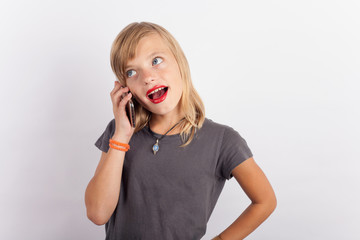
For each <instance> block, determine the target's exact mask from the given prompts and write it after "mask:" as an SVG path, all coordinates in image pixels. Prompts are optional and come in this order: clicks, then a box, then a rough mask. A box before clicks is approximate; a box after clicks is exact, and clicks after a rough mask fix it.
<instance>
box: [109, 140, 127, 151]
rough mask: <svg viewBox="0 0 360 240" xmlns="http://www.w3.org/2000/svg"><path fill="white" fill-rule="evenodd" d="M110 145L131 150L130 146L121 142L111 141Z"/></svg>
mask: <svg viewBox="0 0 360 240" xmlns="http://www.w3.org/2000/svg"><path fill="white" fill-rule="evenodd" d="M110 143H112V144H115V145H118V146H122V147H125V148H126V149H130V145H129V144H126V143H121V142H118V141H115V140H112V139H110Z"/></svg>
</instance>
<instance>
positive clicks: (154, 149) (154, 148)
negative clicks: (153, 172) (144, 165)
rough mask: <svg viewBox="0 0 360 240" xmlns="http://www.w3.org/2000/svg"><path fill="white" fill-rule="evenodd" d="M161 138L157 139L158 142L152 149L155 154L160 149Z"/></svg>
mask: <svg viewBox="0 0 360 240" xmlns="http://www.w3.org/2000/svg"><path fill="white" fill-rule="evenodd" d="M159 149H160V148H159V139H156V143H155V144H154V146H153V147H152V150H153V152H154V155H155V154H156V153H157V151H159Z"/></svg>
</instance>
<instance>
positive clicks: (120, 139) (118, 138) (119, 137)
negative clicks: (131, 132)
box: [111, 134, 131, 144]
mask: <svg viewBox="0 0 360 240" xmlns="http://www.w3.org/2000/svg"><path fill="white" fill-rule="evenodd" d="M130 138H131V137H126V136H124V135H121V134H114V135H113V136H112V138H111V139H112V140H115V141H118V142H121V143H125V144H129V142H130Z"/></svg>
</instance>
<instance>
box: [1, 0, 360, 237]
mask: <svg viewBox="0 0 360 240" xmlns="http://www.w3.org/2000/svg"><path fill="white" fill-rule="evenodd" d="M359 12H360V3H359V1H356V0H353V1H350V0H348V1H340V0H339V1H331V0H328V1H325V0H323V1H319V0H303V1H285V0H278V1H269V0H267V1H235V0H234V1H190V0H185V1H184V0H183V1H178V2H177V3H174V2H172V1H162V0H159V1H145V0H143V1H69V0H67V1H64V0H62V1H45V0H42V1H41V0H38V1H25V0H24V1H19V0H15V1H14V0H13V1H1V3H0V32H1V38H0V39H1V40H0V41H1V44H0V53H1V54H0V61H1V62H0V79H1V86H0V89H1V90H0V100H1V101H0V104H1V125H0V131H1V144H0V148H1V161H0V215H1V218H0V226H1V227H0V228H1V230H0V238H1V239H59V240H60V239H104V236H105V235H104V227H103V226H101V227H99V226H96V225H94V224H93V223H91V222H90V221H89V220H88V219H87V218H86V212H85V204H84V191H85V188H86V186H87V184H88V182H89V180H90V178H91V177H92V175H93V173H94V171H95V167H96V166H97V163H98V161H99V157H100V154H101V152H100V151H99V150H98V149H97V148H96V147H95V146H94V142H95V141H96V140H97V138H98V137H99V136H100V134H101V133H102V132H103V130H104V129H105V127H106V124H107V123H108V122H109V121H110V120H111V119H112V118H113V113H112V105H111V100H110V95H109V94H110V91H111V90H112V87H113V81H114V79H115V77H114V75H113V73H112V71H111V68H110V64H109V52H110V47H111V43H112V41H113V40H114V38H115V36H116V35H117V34H118V32H119V31H120V30H121V29H122V28H123V27H125V26H126V25H127V24H129V23H131V22H133V21H151V22H155V23H158V24H160V25H162V26H164V27H165V28H167V29H168V30H169V31H170V32H171V33H173V35H174V36H175V37H176V38H177V40H178V41H179V42H180V44H181V45H182V47H183V50H184V51H185V54H186V55H187V57H188V60H189V62H190V66H191V71H192V76H193V80H194V84H195V86H196V88H197V90H198V91H199V93H200V95H201V97H202V98H203V100H204V102H205V105H206V110H207V116H208V117H209V118H211V119H213V120H215V121H217V122H220V123H224V124H228V125H230V126H232V127H234V128H235V129H236V130H238V131H239V133H240V134H241V135H242V136H243V137H244V138H245V139H246V141H247V142H248V144H249V147H250V148H251V150H252V151H253V153H254V159H255V160H256V161H257V163H258V164H259V165H260V167H261V168H262V169H263V171H264V172H265V173H266V175H267V177H268V178H269V180H270V182H271V183H272V185H273V187H274V190H275V191H276V194H277V198H278V207H277V209H276V210H275V212H274V213H273V215H271V217H270V218H269V219H268V220H267V221H265V223H264V224H263V225H261V226H260V227H259V228H258V229H257V230H256V231H255V232H254V233H253V234H251V235H250V236H249V237H248V239H277V240H280V239H284V240H285V239H286V240H288V239H299V240H303V239H360V230H359V227H358V224H359V222H360V217H359V216H360V207H359V205H358V203H359V202H360V193H359V187H358V183H359V181H360V177H359V175H358V174H357V173H358V171H359V170H358V169H359V167H360V164H359V160H360V159H359V156H360V150H359V147H358V146H357V145H358V144H359V143H360V141H359V140H360V137H359V134H360V128H359V122H360V113H359V104H358V103H359V100H360V97H359V94H358V92H359V86H360V84H359V80H360V70H359V67H360V59H359V58H360V57H359V56H360V47H359V42H360V32H359V29H360V15H359ZM224 106H225V107H224ZM248 204H249V200H248V198H247V197H246V195H245V194H244V193H243V192H242V190H241V188H240V187H239V186H238V184H237V182H236V180H235V179H234V178H233V179H232V180H230V181H228V182H227V183H226V185H225V188H224V190H223V192H222V194H221V196H220V199H219V201H218V203H217V205H216V207H215V210H214V212H213V215H212V217H211V219H210V221H209V223H208V229H207V234H206V235H205V236H204V237H203V239H210V238H211V237H213V236H215V235H216V234H218V233H219V232H221V231H223V230H224V229H225V228H226V227H227V226H229V225H230V224H231V223H232V222H233V221H234V220H235V219H236V217H237V216H238V215H239V214H240V213H241V212H242V211H243V210H244V209H245V207H246V206H247V205H248Z"/></svg>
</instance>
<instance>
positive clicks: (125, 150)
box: [109, 143, 129, 152]
mask: <svg viewBox="0 0 360 240" xmlns="http://www.w3.org/2000/svg"><path fill="white" fill-rule="evenodd" d="M109 147H111V148H114V149H117V150H120V151H124V152H127V151H128V150H129V149H128V148H119V147H117V146H115V145H112V144H111V143H109Z"/></svg>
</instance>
